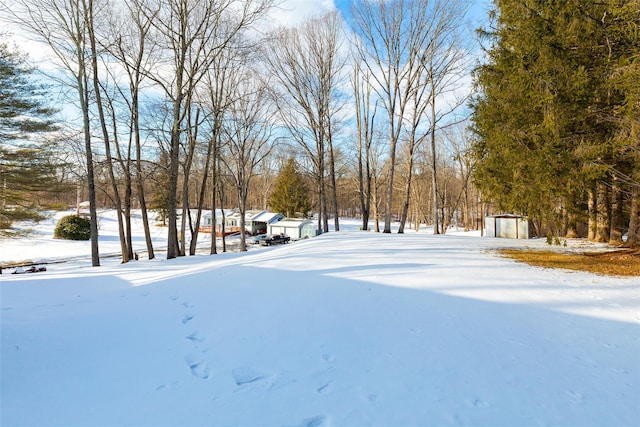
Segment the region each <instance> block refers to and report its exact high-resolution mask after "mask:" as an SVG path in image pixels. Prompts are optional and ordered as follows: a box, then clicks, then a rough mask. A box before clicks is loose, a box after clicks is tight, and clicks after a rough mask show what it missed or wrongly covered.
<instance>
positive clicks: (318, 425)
mask: <svg viewBox="0 0 640 427" xmlns="http://www.w3.org/2000/svg"><path fill="white" fill-rule="evenodd" d="M327 425H328V424H327V417H325V416H324V415H317V416H315V417H312V418H307V419H305V420H302V423H300V427H325V426H327Z"/></svg>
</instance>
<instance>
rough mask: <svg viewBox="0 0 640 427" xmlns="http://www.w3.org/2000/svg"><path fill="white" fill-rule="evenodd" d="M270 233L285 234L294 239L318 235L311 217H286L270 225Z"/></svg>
mask: <svg viewBox="0 0 640 427" xmlns="http://www.w3.org/2000/svg"><path fill="white" fill-rule="evenodd" d="M267 227H268V230H269V234H285V235H287V236H289V237H290V238H291V239H292V240H296V239H304V238H307V237H315V236H317V235H318V230H317V228H316V225H315V222H314V221H312V220H310V219H301V218H285V219H283V220H280V221H278V222H276V223H274V224H269V225H268V226H267Z"/></svg>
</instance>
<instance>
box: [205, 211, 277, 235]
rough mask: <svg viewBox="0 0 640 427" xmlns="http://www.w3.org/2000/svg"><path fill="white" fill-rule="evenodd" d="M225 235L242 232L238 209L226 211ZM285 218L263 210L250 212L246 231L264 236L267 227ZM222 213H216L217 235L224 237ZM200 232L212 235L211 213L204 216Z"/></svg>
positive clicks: (246, 220)
mask: <svg viewBox="0 0 640 427" xmlns="http://www.w3.org/2000/svg"><path fill="white" fill-rule="evenodd" d="M224 214H225V215H224V233H225V234H231V233H237V232H239V231H240V212H239V211H238V210H237V209H234V210H225V212H224ZM282 218H284V215H282V214H279V213H274V212H267V211H261V210H250V211H247V212H246V213H245V227H244V228H245V230H246V232H247V233H249V234H252V235H255V234H264V233H266V232H267V226H268V225H269V224H271V223H274V222H277V221H279V220H281V219H282ZM222 229H223V227H222V212H221V211H220V210H218V211H217V212H216V225H215V230H216V235H218V236H221V235H222ZM200 232H202V233H211V212H207V213H205V214H203V216H202V226H201V227H200Z"/></svg>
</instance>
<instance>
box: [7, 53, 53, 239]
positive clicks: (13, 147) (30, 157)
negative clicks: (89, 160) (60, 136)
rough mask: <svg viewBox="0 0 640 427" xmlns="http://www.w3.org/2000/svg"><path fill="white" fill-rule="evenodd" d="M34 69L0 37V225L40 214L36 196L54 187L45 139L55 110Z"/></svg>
mask: <svg viewBox="0 0 640 427" xmlns="http://www.w3.org/2000/svg"><path fill="white" fill-rule="evenodd" d="M32 72H33V69H31V68H30V67H28V66H27V65H26V58H25V57H24V56H22V55H21V54H20V53H19V52H17V51H15V50H14V49H12V48H10V47H9V46H8V44H7V43H6V42H5V41H0V229H7V228H9V227H10V226H11V224H12V222H13V221H15V220H20V219H38V218H40V216H39V215H38V212H37V210H38V206H37V197H36V196H37V194H38V193H39V192H43V191H47V192H51V191H52V190H55V188H56V187H57V185H56V180H55V171H56V165H55V164H54V162H53V160H52V156H51V153H50V146H49V145H48V144H49V142H48V141H47V134H48V133H49V132H52V131H54V130H55V126H54V123H53V119H52V117H53V114H54V110H52V109H50V108H48V107H47V106H46V105H45V103H44V99H45V95H46V93H45V90H44V88H43V87H42V86H40V85H38V84H36V83H35V81H34V80H33V79H32V78H31V74H32Z"/></svg>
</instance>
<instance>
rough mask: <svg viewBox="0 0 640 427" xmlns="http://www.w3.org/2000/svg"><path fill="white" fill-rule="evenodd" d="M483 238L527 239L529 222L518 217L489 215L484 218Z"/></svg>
mask: <svg viewBox="0 0 640 427" xmlns="http://www.w3.org/2000/svg"><path fill="white" fill-rule="evenodd" d="M484 228H485V236H487V237H504V238H507V239H528V238H529V221H528V220H527V219H526V218H525V217H523V216H519V215H513V214H502V215H489V216H486V217H485V218H484Z"/></svg>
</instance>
